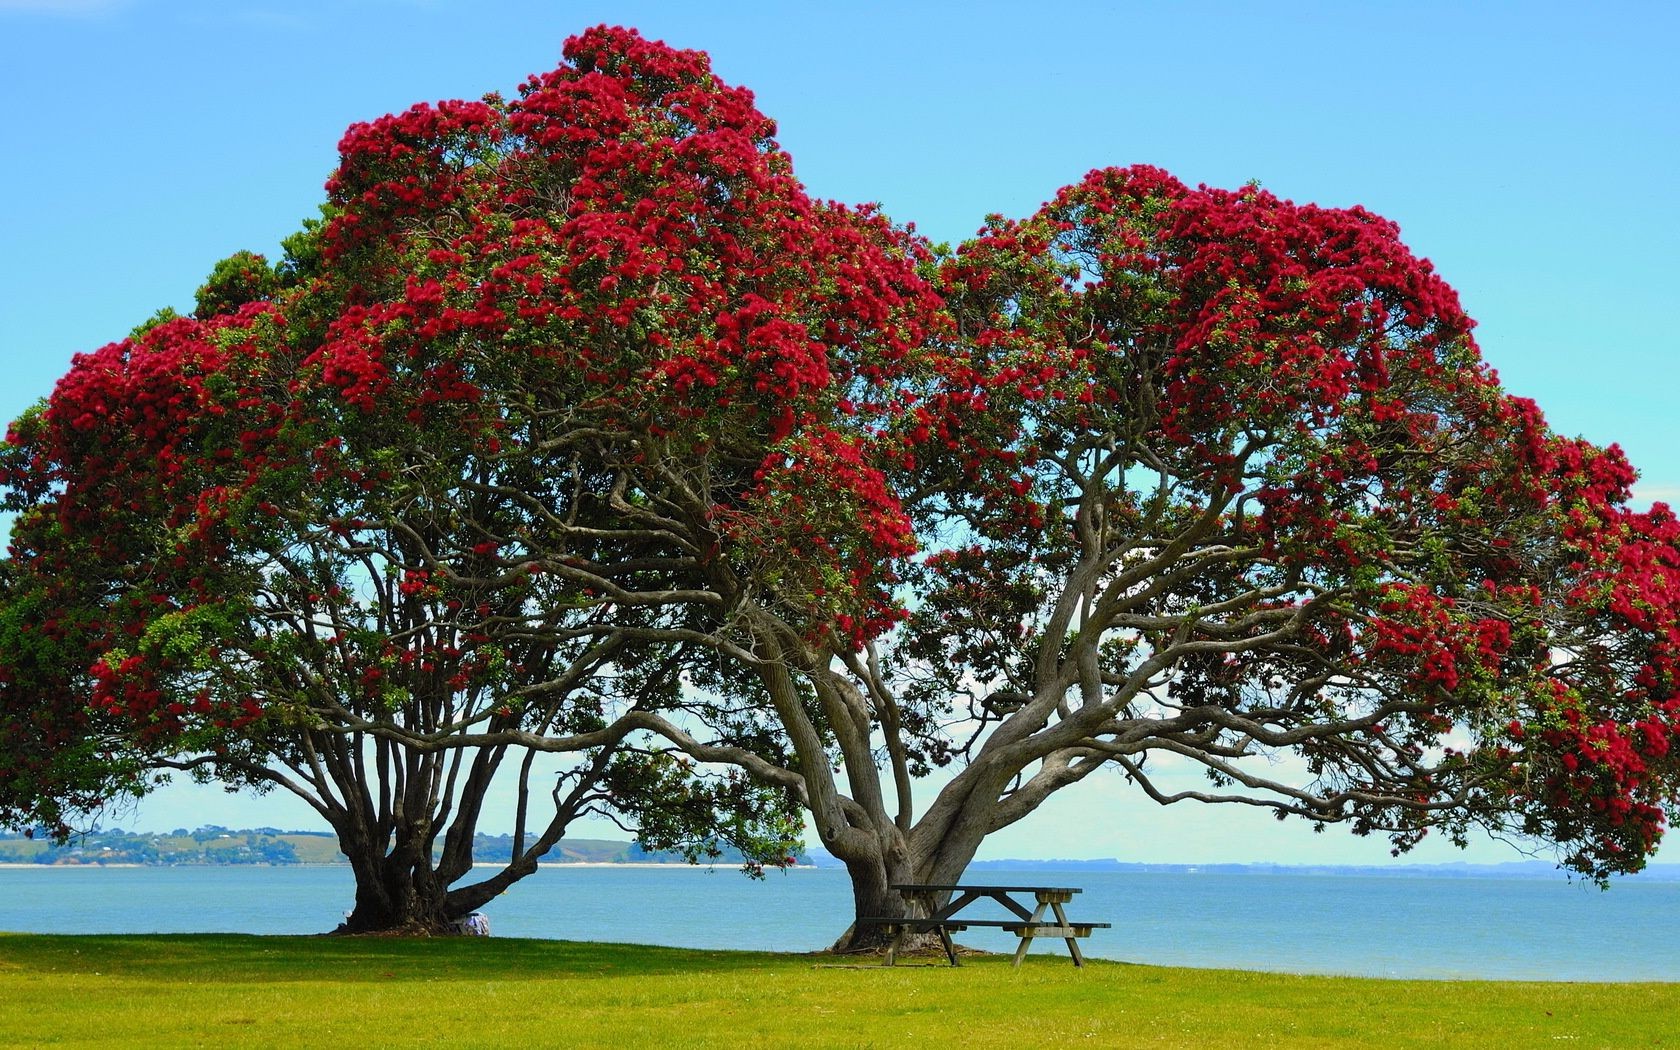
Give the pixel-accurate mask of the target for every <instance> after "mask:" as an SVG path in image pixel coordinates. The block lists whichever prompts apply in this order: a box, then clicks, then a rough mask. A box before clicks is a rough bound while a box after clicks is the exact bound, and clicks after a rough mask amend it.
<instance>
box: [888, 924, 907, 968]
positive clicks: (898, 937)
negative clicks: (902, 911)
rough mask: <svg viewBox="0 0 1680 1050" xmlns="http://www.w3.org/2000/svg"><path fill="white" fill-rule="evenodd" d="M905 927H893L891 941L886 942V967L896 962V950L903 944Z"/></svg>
mask: <svg viewBox="0 0 1680 1050" xmlns="http://www.w3.org/2000/svg"><path fill="white" fill-rule="evenodd" d="M906 929H908V927H905V926H895V927H893V939H892V940H891V941H889V942H887V965H888V966H891V965H893V964H894V963H895V962H896V961H897V960H898V949H899V948H900V947H901V946H903V944H904V932H905V930H906Z"/></svg>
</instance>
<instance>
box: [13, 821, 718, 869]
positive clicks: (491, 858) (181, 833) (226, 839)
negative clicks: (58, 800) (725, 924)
mask: <svg viewBox="0 0 1680 1050" xmlns="http://www.w3.org/2000/svg"><path fill="white" fill-rule="evenodd" d="M512 855H513V836H512V835H478V836H475V837H474V838H473V859H474V860H475V861H479V862H483V863H491V864H494V863H498V862H506V861H507V860H508V859H509V858H511V857H512ZM543 861H544V863H548V864H629V863H635V864H685V863H687V861H686V860H684V858H683V856H682V855H681V854H680V853H650V852H648V851H646V850H644V849H642V847H641V846H640V845H639V844H638V843H635V842H620V841H616V840H613V839H571V838H568V839H561V840H560V842H559V844H558V845H556V846H555V847H554V848H553V849H552V850H550V851H549V852H548V854H547V855H546V856H545V857H544V858H543ZM742 862H743V858H742V857H741V854H740V853H739V852H737V851H735V850H729V849H725V850H723V851H722V852H721V854H720V856H719V857H718V858H717V860H716V861H715V862H714V863H717V864H725V865H736V864H740V863H742ZM344 863H348V861H346V859H345V857H344V854H342V853H340V852H339V851H338V840H337V839H336V838H335V837H334V836H333V835H332V834H330V833H328V832H322V831H281V830H279V829H278V828H238V829H232V828H224V827H219V826H217V825H213V824H212V825H207V826H205V827H201V828H196V829H194V830H192V831H188V830H187V829H186V828H176V829H175V830H174V831H172V832H169V833H167V834H159V833H154V832H133V831H98V832H91V833H89V834H86V835H82V836H78V837H76V838H73V839H71V840H70V842H68V843H66V844H65V845H63V846H55V845H53V843H52V842H51V841H49V840H48V839H47V838H46V837H45V836H43V835H37V836H35V837H33V838H31V837H28V836H25V835H19V834H11V833H5V832H0V864H155V865H202V864H344Z"/></svg>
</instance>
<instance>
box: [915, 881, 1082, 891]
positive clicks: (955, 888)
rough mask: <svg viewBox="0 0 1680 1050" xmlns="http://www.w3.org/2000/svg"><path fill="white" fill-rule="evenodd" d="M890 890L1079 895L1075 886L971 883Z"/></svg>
mask: <svg viewBox="0 0 1680 1050" xmlns="http://www.w3.org/2000/svg"><path fill="white" fill-rule="evenodd" d="M892 888H893V889H895V890H898V891H899V892H901V893H963V892H967V891H969V890H973V891H975V892H978V893H1081V892H1083V891H1082V890H1080V888H1079V887H1077V886H979V885H974V884H971V883H961V884H957V883H952V884H949V885H947V884H944V883H931V882H895V883H893V884H892Z"/></svg>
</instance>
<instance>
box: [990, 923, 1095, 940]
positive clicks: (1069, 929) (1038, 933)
mask: <svg viewBox="0 0 1680 1050" xmlns="http://www.w3.org/2000/svg"><path fill="white" fill-rule="evenodd" d="M1008 929H1009V932H1010V933H1013V934H1016V936H1019V937H1024V938H1026V939H1027V940H1031V939H1032V938H1034V937H1063V938H1066V937H1089V936H1091V927H1089V926H1048V925H1040V924H1034V925H1030V926H1029V925H1026V924H1022V925H1021V926H1019V927H1010V928H1008Z"/></svg>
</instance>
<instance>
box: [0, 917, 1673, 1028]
mask: <svg viewBox="0 0 1680 1050" xmlns="http://www.w3.org/2000/svg"><path fill="white" fill-rule="evenodd" d="M0 1045H4V1046H101V1047H107V1046H146V1047H157V1046H358V1047H367V1048H373V1047H387V1046H502V1047H505V1046H554V1047H644V1046H645V1047H777V1048H780V1047H811V1046H816V1047H899V1046H923V1047H926V1046H959V1047H963V1048H965V1050H966V1048H976V1047H993V1046H995V1047H1016V1048H1019V1047H1037V1046H1105V1047H1116V1046H1119V1047H1134V1046H1136V1047H1248V1046H1253V1047H1274V1046H1278V1047H1346V1046H1380V1047H1384V1048H1400V1047H1442V1046H1487V1047H1502V1048H1503V1047H1553V1048H1555V1047H1560V1046H1567V1047H1617V1048H1622V1047H1653V1046H1668V1047H1680V984H1540V983H1504V982H1468V981H1466V982H1432V981H1381V980H1366V979H1354V978H1335V977H1298V976H1288V975H1279V974H1260V973H1246V972H1239V971H1222V970H1183V969H1167V968H1162V967H1153V966H1132V965H1127V964H1124V963H1114V962H1102V961H1092V962H1091V963H1090V965H1089V966H1087V968H1086V969H1084V970H1076V969H1075V968H1074V967H1073V966H1072V965H1071V964H1070V963H1069V962H1068V959H1067V957H1066V956H1065V955H1060V956H1058V955H1054V954H1051V953H1050V952H1049V950H1048V946H1041V947H1040V948H1038V949H1037V950H1036V952H1035V954H1033V955H1030V956H1028V958H1027V961H1026V963H1025V965H1023V966H1022V968H1021V969H1019V970H1015V969H1012V968H1011V967H1010V965H1009V960H1008V958H1007V957H1004V956H985V957H969V958H967V959H965V961H964V965H963V966H961V967H959V968H955V969H953V968H951V967H948V966H945V965H943V962H942V961H941V962H940V963H939V964H934V963H933V962H932V961H931V960H921V959H917V960H911V961H910V962H909V963H906V964H901V965H899V966H898V967H894V968H891V969H888V968H886V967H883V966H881V965H880V964H879V963H878V962H877V961H875V960H861V961H847V960H844V959H838V958H833V957H827V956H810V955H792V954H787V955H778V954H766V953H758V952H722V951H691V950H684V949H674V948H654V947H644V946H635V945H613V944H588V943H578V942H567V941H537V940H519V939H512V938H474V939H469V938H439V939H434V940H407V939H393V938H336V937H256V936H243V935H170V936H62V937H60V936H38V935H32V934H0Z"/></svg>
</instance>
